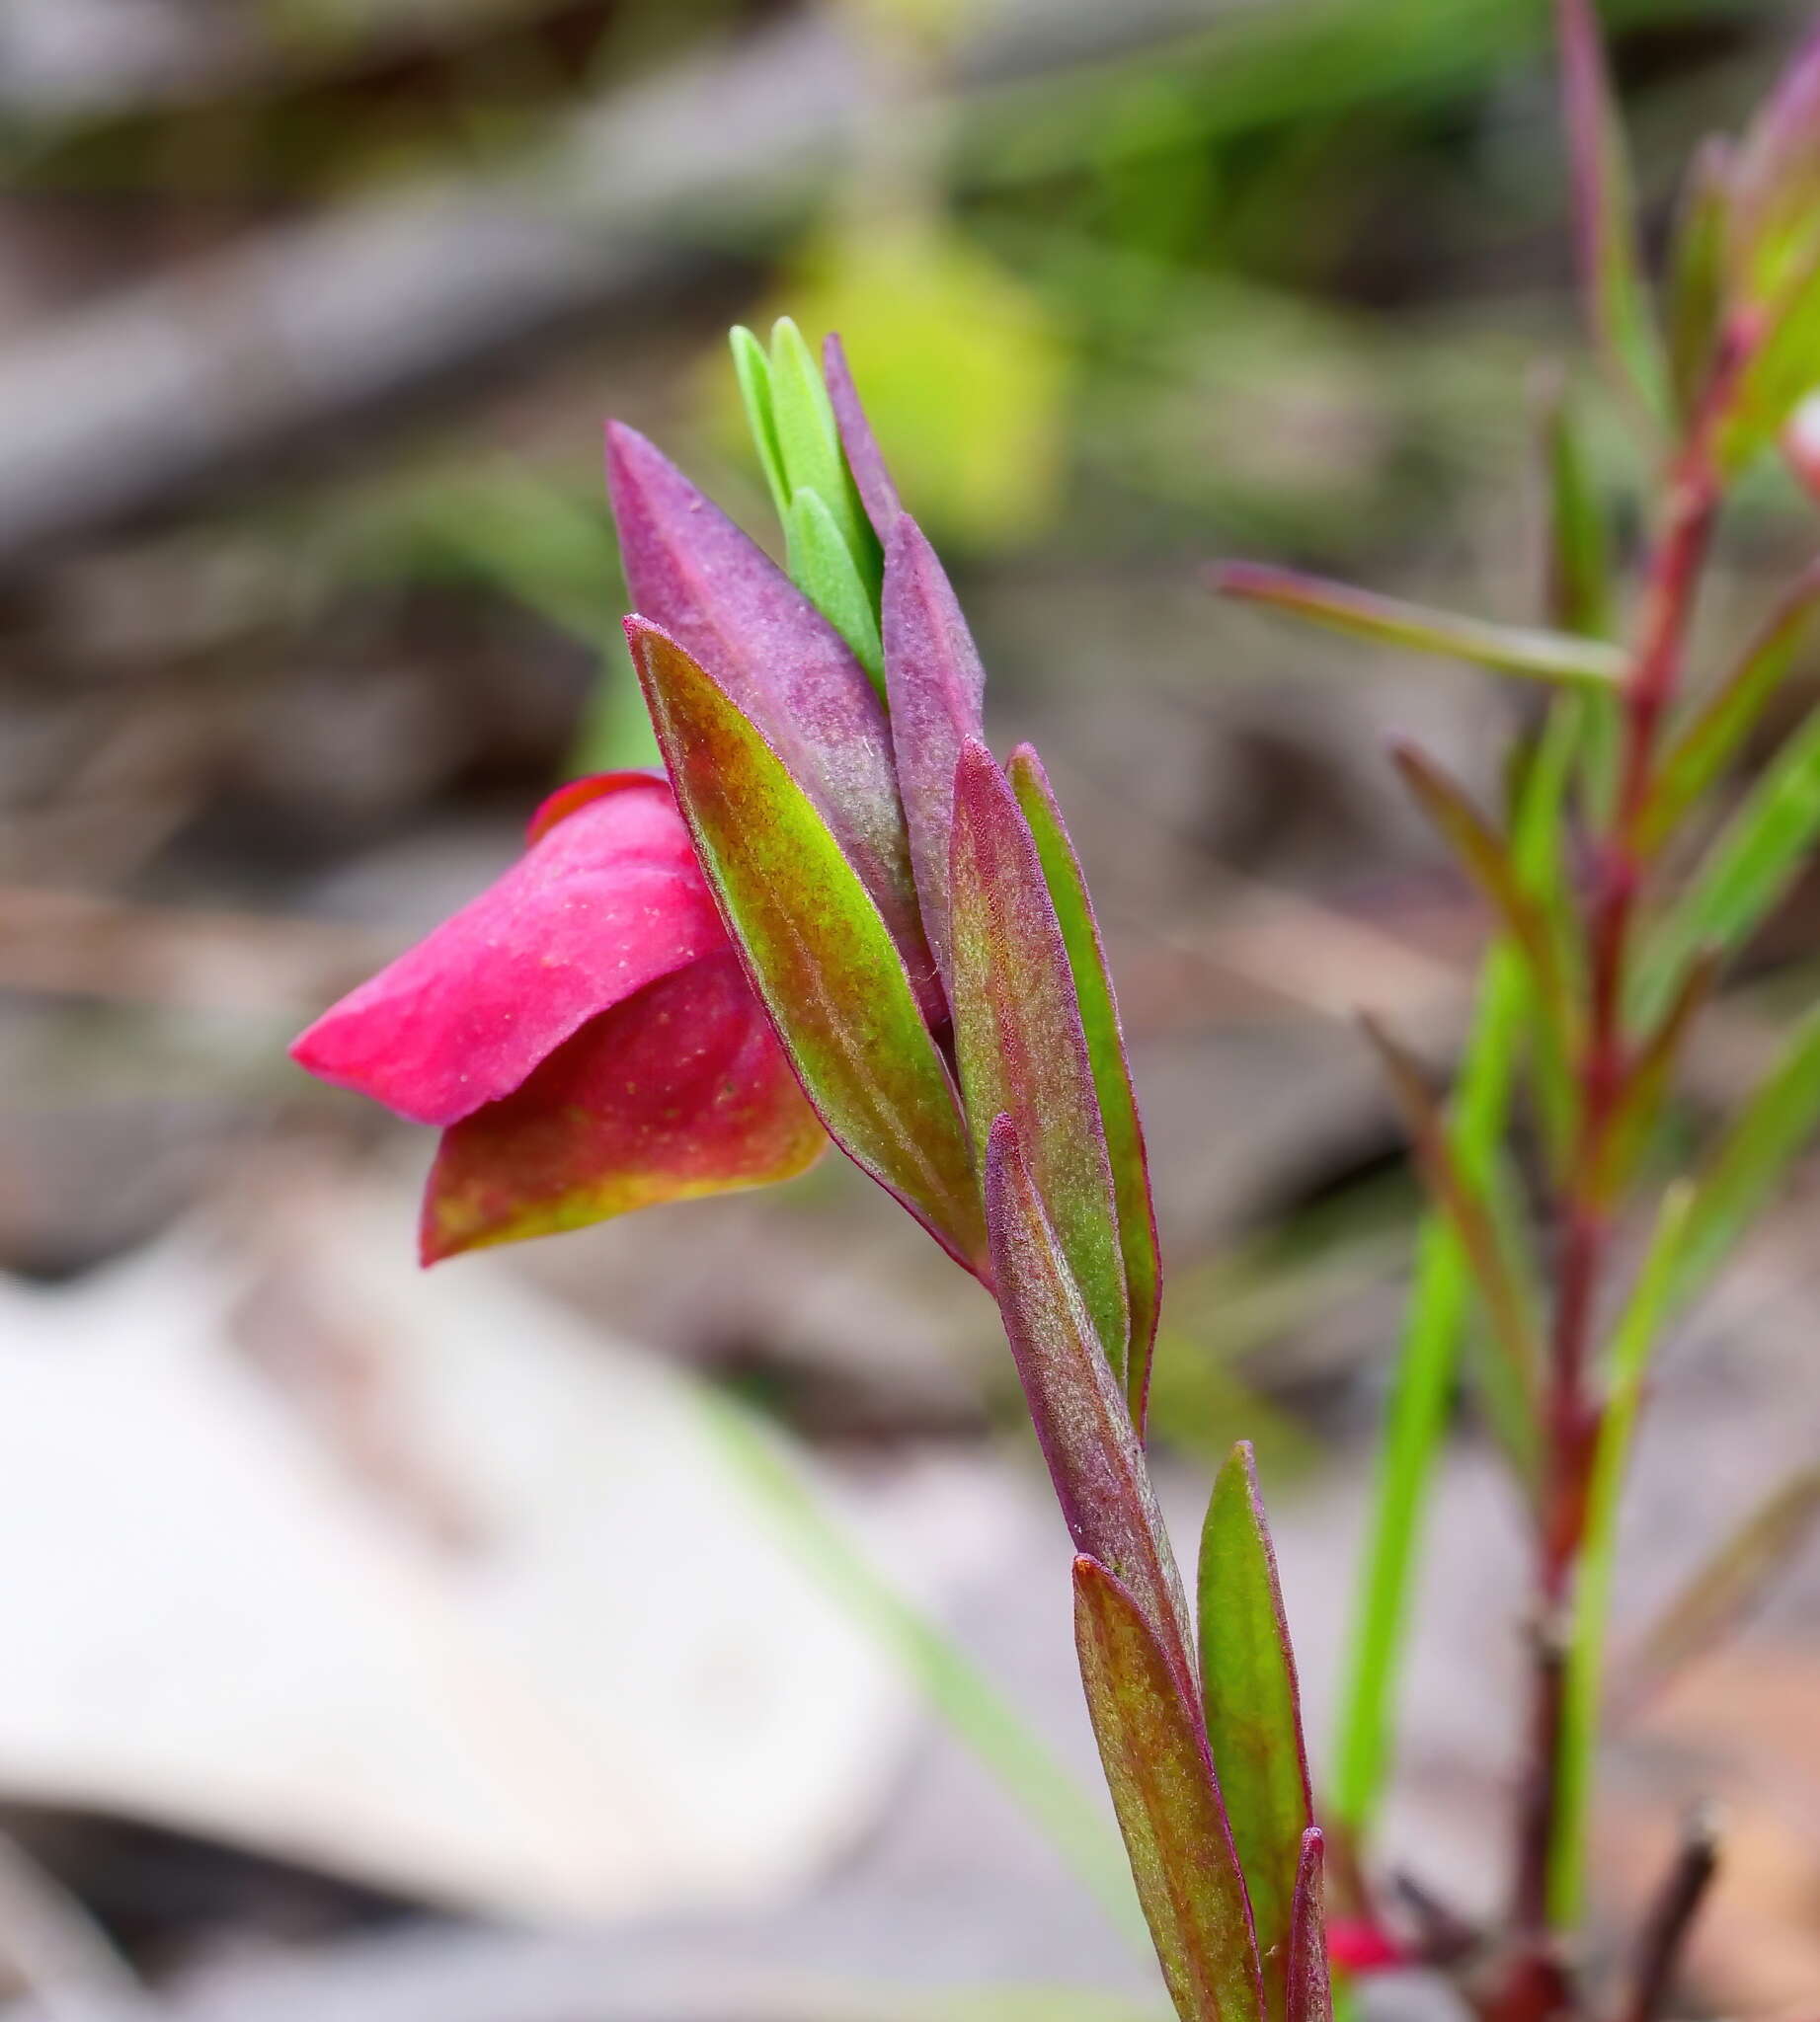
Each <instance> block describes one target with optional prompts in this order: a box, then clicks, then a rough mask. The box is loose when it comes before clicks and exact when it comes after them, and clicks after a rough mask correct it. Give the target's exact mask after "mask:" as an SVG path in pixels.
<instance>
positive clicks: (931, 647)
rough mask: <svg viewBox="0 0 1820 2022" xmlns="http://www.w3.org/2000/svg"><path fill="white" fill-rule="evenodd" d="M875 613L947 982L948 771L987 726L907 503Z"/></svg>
mask: <svg viewBox="0 0 1820 2022" xmlns="http://www.w3.org/2000/svg"><path fill="white" fill-rule="evenodd" d="M883 613H884V638H885V683H886V694H887V698H888V700H889V702H890V706H891V744H892V750H893V752H894V754H895V755H896V757H897V761H898V791H899V793H900V794H901V795H902V797H903V801H904V818H905V820H906V821H907V822H908V824H909V826H910V868H911V869H912V871H913V872H914V873H915V878H916V897H917V900H918V902H919V903H920V905H921V907H922V923H923V927H924V929H925V931H926V932H927V934H928V937H929V946H930V947H931V948H932V949H933V950H934V951H935V961H936V966H937V967H938V968H939V969H940V971H941V974H942V981H943V983H944V985H945V986H946V987H947V988H948V989H949V990H950V991H952V989H953V987H954V954H953V947H952V929H951V924H950V918H949V915H950V910H951V906H950V898H949V891H948V886H949V880H950V877H951V875H952V866H951V864H950V862H949V845H950V840H951V838H952V835H953V830H954V772H955V767H956V766H957V765H958V764H959V763H960V758H961V751H962V748H963V747H964V746H965V745H966V743H967V741H968V740H969V739H977V738H980V737H982V736H984V734H985V733H984V728H983V723H982V712H983V710H984V708H985V703H986V669H985V667H984V666H982V665H981V663H980V654H979V650H978V649H977V648H976V647H975V645H974V642H973V634H972V633H971V632H970V631H969V630H968V627H967V619H966V616H965V614H964V613H963V612H962V610H961V605H960V599H959V598H958V597H956V595H955V593H954V585H953V584H952V583H950V582H949V581H948V573H947V571H946V570H945V569H944V568H943V567H942V565H941V558H940V557H939V556H938V555H937V554H936V552H935V550H934V549H933V548H932V547H931V546H930V545H929V542H928V540H927V539H926V538H925V537H924V535H923V532H922V529H921V528H920V527H919V526H918V525H917V524H916V522H915V521H914V520H913V519H912V518H911V517H910V514H909V513H908V512H900V513H899V514H898V516H897V518H896V519H895V520H894V521H893V523H892V527H891V532H890V535H889V537H888V538H887V541H886V547H885V592H884V599H883Z"/></svg>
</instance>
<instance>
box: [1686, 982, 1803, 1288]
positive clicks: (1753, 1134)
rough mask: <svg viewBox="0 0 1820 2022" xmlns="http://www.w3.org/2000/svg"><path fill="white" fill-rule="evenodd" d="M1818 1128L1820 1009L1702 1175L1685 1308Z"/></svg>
mask: <svg viewBox="0 0 1820 2022" xmlns="http://www.w3.org/2000/svg"><path fill="white" fill-rule="evenodd" d="M1817 1127H1820V1009H1816V1010H1814V1011H1810V1012H1809V1013H1808V1015H1807V1016H1806V1017H1805V1018H1804V1019H1803V1020H1802V1021H1801V1023H1800V1024H1799V1025H1798V1026H1797V1027H1796V1028H1795V1030H1794V1032H1793V1034H1792V1035H1791V1036H1790V1038H1789V1040H1788V1043H1787V1046H1786V1048H1785V1049H1784V1050H1783V1052H1782V1056H1781V1058H1780V1060H1779V1061H1778V1062H1777V1064H1776V1066H1775V1067H1774V1068H1773V1069H1772V1070H1771V1071H1770V1073H1769V1074H1768V1075H1767V1076H1766V1077H1765V1079H1764V1081H1763V1083H1762V1084H1761V1086H1760V1087H1758V1089H1757V1090H1756V1091H1755V1093H1754V1094H1753V1095H1752V1096H1751V1098H1750V1100H1749V1101H1748V1102H1747V1103H1746V1104H1745V1105H1744V1107H1743V1109H1742V1110H1740V1111H1739V1112H1738V1114H1737V1116H1736V1117H1734V1118H1733V1119H1732V1123H1731V1127H1730V1128H1729V1129H1728V1130H1727V1131H1726V1133H1725V1135H1724V1136H1723V1138H1721V1139H1720V1141H1719V1144H1718V1147H1717V1149H1716V1150H1715V1151H1714V1153H1713V1154H1712V1156H1711V1157H1710V1158H1709V1159H1707V1160H1706V1162H1705V1163H1704V1164H1703V1165H1702V1166H1701V1169H1700V1171H1699V1173H1698V1174H1697V1175H1696V1179H1695V1192H1694V1201H1693V1205H1692V1206H1691V1207H1690V1209H1689V1211H1688V1216H1687V1225H1686V1227H1685V1228H1684V1230H1683V1232H1682V1239H1681V1245H1680V1251H1679V1254H1678V1255H1677V1258H1676V1263H1675V1296H1676V1300H1677V1302H1678V1303H1680V1302H1685V1301H1686V1300H1688V1299H1691V1298H1693V1297H1694V1296H1695V1294H1696V1293H1697V1292H1699V1291H1700V1290H1701V1287H1702V1286H1703V1285H1704V1284H1705V1283H1706V1282H1707V1281H1708V1280H1709V1279H1710V1278H1711V1276H1712V1274H1713V1273H1714V1272H1715V1271H1716V1270H1717V1269H1718V1267H1719V1265H1720V1264H1721V1263H1722V1262H1723V1261H1724V1258H1725V1256H1726V1254H1727V1253H1728V1252H1729V1251H1730V1249H1731V1248H1732V1246H1733V1244H1734V1243H1736V1242H1737V1240H1738V1238H1739V1236H1740V1235H1741V1234H1742V1233H1743V1232H1744V1230H1745V1229H1747V1228H1748V1227H1749V1226H1750V1225H1751V1223H1752V1222H1753V1221H1754V1220H1755V1219H1756V1216H1757V1213H1758V1210H1759V1209H1760V1208H1761V1207H1762V1205H1764V1203H1765V1201H1767V1200H1768V1198H1769V1196H1770V1195H1771V1194H1772V1193H1773V1192H1774V1191H1775V1189H1776V1188H1777V1187H1778V1186H1779V1185H1780V1182H1781V1178H1782V1175H1783V1173H1784V1172H1785V1171H1786V1170H1787V1167H1788V1165H1789V1162H1790V1161H1791V1160H1792V1159H1793V1158H1794V1156H1795V1154H1796V1153H1797V1152H1798V1151H1799V1150H1800V1149H1801V1147H1802V1146H1803V1145H1804V1144H1805V1143H1806V1142H1807V1140H1808V1138H1809V1137H1811V1136H1812V1135H1813V1133H1814V1130H1815V1128H1817Z"/></svg>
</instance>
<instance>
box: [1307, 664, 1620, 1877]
mask: <svg viewBox="0 0 1820 2022" xmlns="http://www.w3.org/2000/svg"><path fill="white" fill-rule="evenodd" d="M1581 721H1582V720H1581V713H1580V710H1579V708H1578V707H1577V706H1576V702H1570V701H1565V700H1563V701H1557V702H1556V704H1555V705H1554V707H1553V708H1552V709H1551V710H1550V711H1549V714H1548V719H1547V724H1546V727H1545V729H1544V731H1543V737H1542V740H1541V742H1540V744H1539V745H1538V747H1537V751H1536V755H1535V756H1534V758H1533V759H1532V760H1531V762H1530V765H1529V767H1528V770H1527V772H1526V774H1525V776H1524V781H1523V785H1522V788H1521V790H1520V792H1519V795H1518V802H1517V814H1516V818H1515V821H1514V823H1513V830H1512V845H1511V847H1512V854H1513V856H1514V857H1515V859H1516V863H1517V867H1518V872H1519V875H1520V876H1521V877H1522V878H1523V879H1524V882H1525V884H1526V886H1528V887H1529V888H1530V889H1534V887H1535V883H1536V881H1537V879H1538V877H1539V876H1541V875H1543V873H1544V872H1545V868H1546V866H1547V864H1548V862H1549V860H1550V858H1551V856H1552V853H1553V851H1554V848H1555V833H1556V829H1557V825H1558V819H1559V813H1560V807H1561V801H1562V797H1563V795H1564V793H1565V791H1566V785H1567V781H1568V778H1569V777H1570V775H1571V773H1572V770H1573V766H1574V761H1575V758H1576V755H1577V753H1578V750H1579V739H1580V736H1581ZM1529 1001H1530V992H1529V986H1528V980H1527V971H1526V970H1525V967H1524V964H1523V962H1522V959H1521V957H1520V956H1519V955H1518V954H1517V952H1516V950H1515V949H1514V948H1513V947H1512V946H1511V945H1510V943H1509V942H1508V941H1505V940H1500V941H1499V942H1497V943H1496V944H1495V945H1494V946H1493V947H1492V948H1491V949H1490V950H1489V951H1488V952H1487V954H1486V957H1485V960H1484V963H1483V965H1482V966H1481V969H1480V977H1479V987H1478V998H1477V1005H1476V1008H1475V1010H1474V1013H1473V1020H1472V1029H1471V1032H1470V1034H1469V1036H1468V1038H1467V1041H1466V1045H1465V1050H1464V1056H1463V1059H1462V1064H1461V1069H1460V1075H1459V1080H1458V1083H1457V1085H1456V1088H1455V1093H1454V1102H1453V1110H1452V1115H1451V1118H1450V1122H1449V1134H1450V1137H1451V1140H1452V1143H1453V1146H1454V1153H1455V1156H1456V1158H1457V1159H1458V1160H1459V1162H1460V1164H1461V1166H1462V1168H1463V1169H1464V1171H1465V1172H1467V1173H1468V1174H1470V1175H1472V1176H1474V1177H1475V1178H1478V1179H1479V1180H1480V1181H1481V1183H1482V1182H1483V1178H1484V1175H1485V1173H1486V1171H1487V1169H1488V1166H1489V1162H1490V1159H1491V1156H1492V1153H1493V1150H1494V1149H1495V1147H1496V1145H1497V1144H1498V1142H1499V1141H1500V1139H1501V1137H1502V1134H1503V1129H1504V1121H1505V1118H1506V1116H1507V1114H1508V1111H1509V1106H1510V1096H1511V1088H1512V1083H1513V1080H1514V1077H1515V1073H1516V1067H1517V1062H1518V1060H1519V1059H1520V1057H1521V1055H1522V1050H1523V1038H1524V1032H1525V1027H1526V1024H1527V1021H1528V1016H1529ZM1471 1304H1472V1275H1471V1271H1470V1269H1469V1267H1468V1265H1467V1262H1466V1258H1465V1254H1464V1251H1463V1250H1462V1248H1461V1246H1460V1243H1459V1241H1458V1239H1457V1238H1456V1236H1455V1234H1454V1230H1453V1226H1452V1224H1451V1222H1449V1221H1448V1220H1447V1219H1446V1218H1445V1217H1444V1216H1442V1215H1441V1214H1439V1213H1438V1212H1431V1213H1430V1214H1428V1215H1426V1216H1425V1217H1424V1219H1423V1222H1422V1225H1421V1228H1420V1230H1419V1232H1418V1234H1417V1237H1416V1246H1415V1268H1414V1274H1413V1279H1412V1283H1411V1285H1410V1293H1409V1303H1408V1306H1407V1308H1406V1311H1405V1315H1404V1320H1403V1329H1402V1336H1401V1339H1400V1341H1399V1342H1398V1345H1397V1357H1396V1373H1395V1380H1394V1382H1393V1385H1392V1387H1391V1392H1390V1401H1389V1405H1388V1408H1387V1411H1386V1415H1385V1431H1384V1438H1383V1439H1382V1441H1381V1443H1380V1447H1379V1459H1378V1472H1377V1481H1376V1486H1375V1488H1374V1492H1373V1504H1372V1514H1371V1518H1370V1529H1369V1533H1368V1543H1367V1546H1366V1551H1365V1560H1364V1570H1363V1575H1362V1578H1361V1579H1360V1581H1359V1583H1358V1589H1357V1592H1358V1600H1357V1602H1356V1604H1355V1605H1356V1612H1355V1615H1354V1619H1353V1623H1352V1627H1351V1631H1350V1636H1349V1641H1348V1653H1347V1667H1346V1677H1345V1688H1344V1691H1343V1692H1342V1695H1341V1700H1340V1722H1339V1731H1338V1735H1337V1738H1336V1742H1335V1748H1334V1758H1335V1759H1334V1776H1333V1788H1332V1793H1331V1804H1332V1809H1333V1817H1334V1821H1335V1823H1336V1824H1337V1825H1338V1826H1339V1827H1340V1828H1342V1829H1344V1830H1345V1832H1346V1833H1347V1834H1348V1836H1349V1837H1350V1838H1351V1839H1352V1840H1353V1841H1354V1842H1358V1841H1361V1840H1362V1839H1363V1838H1364V1837H1365V1834H1366V1832H1367V1829H1368V1828H1369V1827H1370V1825H1371V1823H1372V1821H1373V1818H1374V1816H1375V1814H1376V1811H1377V1807H1378V1803H1379V1800H1380V1798H1381V1796H1382V1794H1383V1791H1384V1787H1385V1779H1386V1776H1387V1772H1388V1769H1389V1764H1390V1759H1391V1751H1392V1741H1393V1731H1392V1719H1391V1714H1392V1708H1393V1706H1394V1704H1395V1694H1396V1686H1397V1683H1398V1680H1399V1677H1400V1675H1401V1666H1402V1657H1403V1650H1404V1646H1405V1643H1406V1641H1407V1632H1408V1618H1409V1599H1410V1593H1411V1589H1412V1585H1413V1580H1414V1573H1415V1564H1416V1554H1417V1547H1418V1544H1419V1541H1420V1536H1421V1528H1422V1521H1423V1517H1424V1516H1425V1514H1426V1511H1427V1506H1428V1492H1429V1486H1430V1484H1431V1482H1432V1481H1433V1478H1434V1470H1435V1459H1436V1455H1437V1454H1438V1452H1439V1451H1440V1446H1441V1439H1442V1435H1443V1433H1444V1431H1445V1428H1446V1425H1447V1415H1448V1406H1449V1403H1450V1400H1451V1399H1452V1396H1453V1392H1454V1376H1455V1366H1456V1362H1457V1359H1458V1352H1459V1346H1460V1342H1461V1340H1462V1338H1463V1336H1464V1331H1465V1326H1466V1320H1467V1316H1468V1313H1469V1311H1470V1308H1471Z"/></svg>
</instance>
